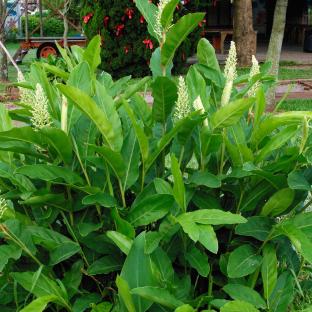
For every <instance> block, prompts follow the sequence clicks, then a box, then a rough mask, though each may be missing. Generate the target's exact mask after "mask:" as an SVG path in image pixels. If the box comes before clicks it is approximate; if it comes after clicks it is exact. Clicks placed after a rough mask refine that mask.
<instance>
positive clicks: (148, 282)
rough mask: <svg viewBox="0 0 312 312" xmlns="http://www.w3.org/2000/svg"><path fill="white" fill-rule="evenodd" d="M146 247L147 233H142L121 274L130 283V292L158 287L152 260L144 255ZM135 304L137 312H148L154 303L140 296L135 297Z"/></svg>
mask: <svg viewBox="0 0 312 312" xmlns="http://www.w3.org/2000/svg"><path fill="white" fill-rule="evenodd" d="M144 246H145V232H142V233H141V234H140V235H139V236H137V237H136V238H135V240H134V242H133V245H132V247H131V250H130V252H129V254H128V256H127V258H126V260H125V262H124V266H123V268H122V271H121V274H120V276H121V277H122V278H123V279H124V280H125V281H126V282H127V283H128V285H129V289H130V290H131V289H133V288H137V287H144V286H158V285H157V284H156V281H155V277H154V275H153V270H152V262H151V258H150V256H149V255H146V254H145V253H144ZM133 303H134V306H135V311H136V312H143V311H146V310H148V308H149V307H150V306H151V305H152V302H150V301H149V300H146V299H144V298H141V297H139V296H133Z"/></svg>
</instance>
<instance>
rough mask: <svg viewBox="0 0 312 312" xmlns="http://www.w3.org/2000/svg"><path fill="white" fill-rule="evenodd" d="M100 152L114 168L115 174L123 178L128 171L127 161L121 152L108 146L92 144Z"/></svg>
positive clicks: (120, 178)
mask: <svg viewBox="0 0 312 312" xmlns="http://www.w3.org/2000/svg"><path fill="white" fill-rule="evenodd" d="M92 148H93V149H94V150H96V151H97V152H98V153H99V154H101V155H102V156H103V158H104V159H105V161H106V162H107V164H108V165H109V167H110V168H111V169H112V170H113V172H114V174H115V176H116V177H117V178H118V179H119V180H122V179H123V178H124V175H125V173H126V166H125V161H124V159H123V158H122V156H121V153H120V152H116V151H114V150H112V149H110V148H108V147H106V146H101V147H99V146H92Z"/></svg>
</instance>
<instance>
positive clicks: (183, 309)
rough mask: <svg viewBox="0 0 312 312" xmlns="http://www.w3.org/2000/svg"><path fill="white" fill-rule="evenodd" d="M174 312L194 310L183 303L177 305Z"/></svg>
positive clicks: (193, 311)
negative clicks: (179, 305)
mask: <svg viewBox="0 0 312 312" xmlns="http://www.w3.org/2000/svg"><path fill="white" fill-rule="evenodd" d="M174 312H195V310H194V309H193V308H192V307H191V306H190V305H189V304H183V305H182V306H181V307H178V308H176V309H175V310H174Z"/></svg>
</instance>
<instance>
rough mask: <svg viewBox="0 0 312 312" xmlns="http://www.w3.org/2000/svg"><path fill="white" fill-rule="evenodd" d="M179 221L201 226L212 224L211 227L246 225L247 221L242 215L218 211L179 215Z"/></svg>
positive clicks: (198, 211) (208, 210) (209, 210)
mask: <svg viewBox="0 0 312 312" xmlns="http://www.w3.org/2000/svg"><path fill="white" fill-rule="evenodd" d="M177 220H178V222H180V221H192V222H196V223H199V224H210V225H223V224H236V223H245V222H246V221H247V220H246V219H245V218H244V217H242V216H241V215H238V214H233V213H231V212H229V211H222V210H217V209H203V210H196V211H192V212H187V213H183V214H181V215H179V217H178V218H177Z"/></svg>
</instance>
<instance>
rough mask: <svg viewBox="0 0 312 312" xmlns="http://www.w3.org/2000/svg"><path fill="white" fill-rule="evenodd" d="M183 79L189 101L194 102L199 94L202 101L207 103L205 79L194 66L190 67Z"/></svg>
mask: <svg viewBox="0 0 312 312" xmlns="http://www.w3.org/2000/svg"><path fill="white" fill-rule="evenodd" d="M185 80H186V85H187V90H188V92H189V97H190V100H191V103H194V101H195V100H196V98H197V97H198V96H200V99H201V101H202V102H203V103H207V101H209V100H208V94H209V92H207V87H206V82H205V79H204V78H203V76H202V75H201V74H200V73H199V71H198V70H197V69H196V67H195V66H191V67H190V69H189V71H188V73H187V75H186V78H185Z"/></svg>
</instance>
